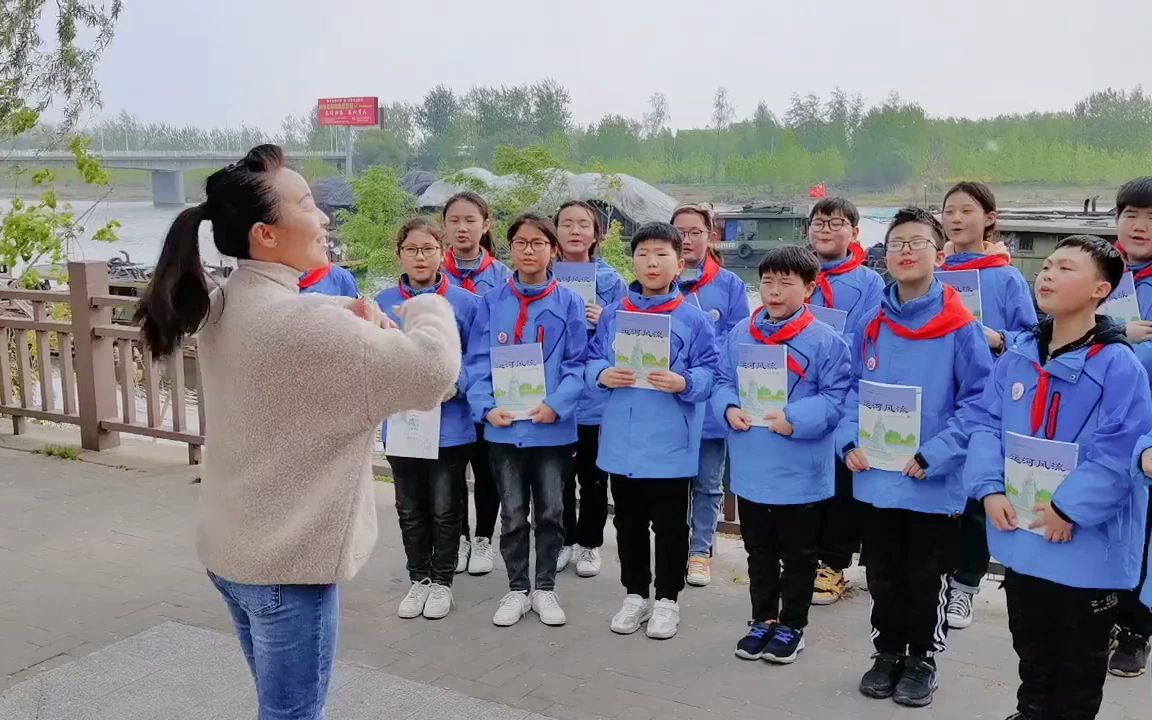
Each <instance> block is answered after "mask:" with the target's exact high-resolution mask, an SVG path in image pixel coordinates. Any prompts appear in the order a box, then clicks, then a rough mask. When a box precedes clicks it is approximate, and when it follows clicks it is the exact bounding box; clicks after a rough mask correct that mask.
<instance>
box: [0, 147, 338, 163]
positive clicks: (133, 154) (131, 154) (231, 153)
mask: <svg viewBox="0 0 1152 720" xmlns="http://www.w3.org/2000/svg"><path fill="white" fill-rule="evenodd" d="M89 152H90V153H91V154H92V155H93V156H95V157H99V158H108V159H116V158H126V159H134V158H158V159H162V158H170V159H172V160H182V159H189V158H197V159H201V158H209V159H219V160H237V159H238V158H240V157H241V156H242V155H243V154H244V153H243V151H238V150H100V149H90V150H89ZM284 154H285V155H286V156H287V157H289V158H321V159H329V158H330V159H343V158H344V152H343V151H340V152H331V151H326V150H286V151H285V153H284ZM2 157H3V158H7V159H24V158H26V159H30V160H34V159H37V158H40V159H51V160H55V159H72V158H73V157H74V156H73V155H72V153H70V152H68V151H65V150H11V151H8V152H5V153H3V155H2Z"/></svg>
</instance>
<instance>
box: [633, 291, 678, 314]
mask: <svg viewBox="0 0 1152 720" xmlns="http://www.w3.org/2000/svg"><path fill="white" fill-rule="evenodd" d="M682 302H684V296H683V295H677V296H676V297H674V298H672V299H671V300H669V301H668V302H665V303H660V304H659V305H657V306H656V307H651V308H642V307H637V306H636V305H635V304H634V303H633V302H632V299H631V298H627V297H626V298H624V299H623V300H622V301H621V302H620V307H622V308H624V309H625V310H627V311H628V312H642V313H652V314H661V315H667V314H670V313H671V312H672V311H673V310H675V309H676V308H678V307H680V303H682Z"/></svg>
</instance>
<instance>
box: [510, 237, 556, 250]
mask: <svg viewBox="0 0 1152 720" xmlns="http://www.w3.org/2000/svg"><path fill="white" fill-rule="evenodd" d="M509 244H510V245H511V246H512V249H513V250H515V251H516V252H524V251H525V250H527V249H528V248H532V252H535V253H538V252H543V251H545V250H547V249H548V247H549V246H550V245H551V244H552V243H550V242H548V241H547V240H532V241H531V242H529V241H528V240H513V241H512V242H511V243H509Z"/></svg>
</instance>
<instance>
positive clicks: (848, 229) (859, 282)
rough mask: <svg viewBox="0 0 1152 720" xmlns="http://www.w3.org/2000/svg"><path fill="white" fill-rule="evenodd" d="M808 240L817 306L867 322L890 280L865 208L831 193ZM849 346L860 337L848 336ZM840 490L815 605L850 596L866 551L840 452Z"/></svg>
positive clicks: (828, 509)
mask: <svg viewBox="0 0 1152 720" xmlns="http://www.w3.org/2000/svg"><path fill="white" fill-rule="evenodd" d="M808 242H809V243H810V244H811V245H812V252H814V253H815V254H816V259H817V260H818V261H819V262H820V273H819V274H818V275H816V290H815V291H814V292H813V293H812V297H811V299H810V300H809V301H808V302H809V304H811V305H818V306H820V307H825V308H829V309H832V310H840V311H842V312H845V313H847V317H846V318H845V325H844V327H845V330H849V329H851V328H855V327H858V326H861V325H863V324H864V322H865V321H866V320H869V319H871V318H872V316H874V315H875V314H876V309H877V308H879V307H880V296H881V295H883V293H884V279H883V278H881V277H880V273H878V272H876V271H875V270H873V269H872V268H870V267H868V266H867V265H866V264H865V262H864V261H865V259H866V253H865V250H864V248H863V247H861V245H860V211H859V210H857V209H856V206H855V205H853V204H852V202H851V201H849V200H848V199H846V198H842V197H830V198H824V199H823V200H820V201H819V202H817V203H816V204H815V205H813V206H812V211H811V212H810V213H809V214H808ZM845 340H847V342H848V347H849V348H855V347H857V341H856V340H855V339H853V338H852V337H851V336H845ZM834 462H835V464H836V493H835V494H834V495H833V496H832V499H830V500H829V501H828V502H825V503H821V505H820V551H819V560H820V565H819V566H818V567H817V569H816V582H815V583H814V584H813V588H812V603H813V604H814V605H832V604H834V603H835V602H837V601H838V600H840V598H841V597H843V596H844V591H845V590H847V588H848V583H847V582H845V580H844V570H846V569H847V568H848V567H849V566H850V565H851V564H852V556H853V555H854V554H855V553H857V552H859V550H860V508H859V502H858V501H857V500H856V499H855V498H854V497H852V472H851V471H850V470H849V469H848V468H847V467H845V465H844V463H843V461H841V460H840V458H839V457H836V458H835V461H834Z"/></svg>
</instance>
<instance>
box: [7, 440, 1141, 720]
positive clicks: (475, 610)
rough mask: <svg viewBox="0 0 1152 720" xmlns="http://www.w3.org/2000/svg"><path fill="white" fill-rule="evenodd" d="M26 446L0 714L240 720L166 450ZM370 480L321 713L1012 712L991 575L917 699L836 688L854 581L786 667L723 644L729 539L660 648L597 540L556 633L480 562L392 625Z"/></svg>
mask: <svg viewBox="0 0 1152 720" xmlns="http://www.w3.org/2000/svg"><path fill="white" fill-rule="evenodd" d="M36 444H37V441H36V440H27V439H24V438H12V437H11V436H5V435H0V578H3V582H2V583H0V693H2V694H0V718H3V719H4V720H9V719H11V720H25V719H26V718H28V719H31V718H35V719H37V720H50V719H55V718H61V719H62V718H69V719H70V720H71V718H81V719H86V718H117V719H119V718H149V719H152V718H163V719H168V718H192V717H213V718H217V717H223V718H230V717H237V718H251V717H252V710H251V708H252V690H251V687H250V685H249V679H248V677H247V675H246V671H245V669H244V667H243V663H242V660H241V658H240V653H239V649H238V647H237V646H236V645H235V643H234V642H233V641H232V639H231V638H230V637H229V636H228V633H229V631H230V627H229V622H228V619H227V616H226V613H225V611H224V608H223V605H222V604H221V602H220V601H219V599H218V598H217V597H216V596H215V591H214V590H213V589H212V588H211V586H210V585H209V583H208V581H207V580H206V579H205V577H204V574H203V570H202V568H201V567H200V566H199V564H198V563H197V561H196V557H195V553H194V550H193V547H192V543H193V532H192V529H193V513H194V509H195V499H196V493H197V486H196V485H195V484H193V483H192V479H193V477H194V470H193V469H189V468H187V467H183V466H181V465H180V464H179V460H180V457H181V453H180V451H179V450H177V451H175V453H171V452H167V451H158V450H152V449H149V448H145V447H140V446H136V447H128V448H126V449H125V450H123V451H120V452H118V453H111V454H104V455H100V456H95V458H94V459H97V460H99V461H100V462H103V463H107V464H109V465H111V467H108V466H101V465H95V464H91V463H89V462H76V461H65V460H57V459H54V458H48V457H44V456H40V455H33V454H29V453H28V452H27V450H28V449H30V448H31V447H34V446H35V445H36ZM11 448H22V449H19V450H14V449H11ZM145 450H148V452H145ZM86 457H92V456H86ZM117 466H127V467H117ZM378 490H379V492H378V503H379V509H380V519H381V541H380V545H379V546H378V547H377V550H376V553H375V555H374V556H373V558H372V560H371V562H370V563H369V565H368V566H367V568H366V569H365V570H364V571H363V572H362V573H361V575H360V577H358V578H357V579H356V580H355V581H354V582H352V583H349V584H347V585H346V586H345V587H344V588H343V601H344V604H343V617H342V622H343V626H342V630H341V646H340V653H339V658H340V660H341V661H342V663H343V664H342V667H341V677H340V679H339V680H338V682H337V683H336V685H335V686H334V689H333V693H332V703H333V705H332V712H331V714H330V717H331V718H332V720H342V719H345V718H361V717H365V718H366V717H388V718H403V717H423V716H425V714H426V715H427V716H428V717H456V716H459V717H467V718H470V719H473V718H487V717H491V718H505V717H508V718H520V717H526V716H529V715H530V714H534V713H538V714H539V715H542V716H546V717H551V718H557V719H559V720H565V719H573V720H582V719H584V718H594V717H595V718H612V717H621V718H623V717H627V718H629V719H630V720H644V719H645V718H654V717H657V716H659V717H672V718H693V719H695V718H721V717H723V718H756V720H764V718H773V719H774V720H775V719H779V720H792V719H796V718H811V719H813V720H815V719H823V718H831V717H836V718H876V719H880V718H885V719H887V718H893V717H896V716H897V715H900V716H902V717H904V716H907V714H908V713H911V712H917V715H918V716H919V717H923V718H948V719H952V718H955V719H959V718H965V719H970V718H988V719H990V720H1000V719H1001V718H1003V717H1005V716H1006V715H1008V714H1009V712H1010V711H1011V710H1012V708H1013V706H1014V703H1013V695H1014V689H1015V682H1016V676H1015V656H1014V655H1013V653H1012V648H1011V642H1010V638H1009V636H1008V632H1007V627H1006V621H1005V611H1004V601H1003V594H1002V593H1001V592H1000V591H999V590H997V589H996V588H995V586H994V585H992V584H991V583H988V584H987V585H986V588H985V591H984V592H983V593H982V594H981V595H980V596H979V597H978V602H977V608H978V610H977V611H978V615H977V618H978V619H977V622H976V623H975V624H974V625H973V626H972V627H971V628H969V629H967V630H964V631H961V632H957V633H954V634H953V636H952V638H951V647H950V649H949V652H948V653H947V654H946V655H944V656H943V657H942V658H941V672H942V674H941V688H940V690H939V692H938V693H937V695H936V701H935V703H934V704H933V706H932V707H931V708H928V709H926V710H921V711H909V710H905V709H903V708H899V707H897V706H896V705H894V704H892V703H891V702H889V701H870V700H866V699H865V698H863V697H861V696H860V695H858V694H857V692H856V689H855V687H856V682H857V681H858V679H859V676H860V674H861V673H862V672H863V670H864V669H865V667H866V665H867V663H868V660H867V658H868V654H869V643H868V635H867V614H868V596H867V593H866V591H864V590H863V589H860V588H859V587H858V584H859V578H857V579H856V581H855V582H856V584H857V588H856V590H855V592H854V593H853V595H852V596H851V597H849V598H848V599H846V600H845V601H844V602H842V603H840V604H839V605H837V606H834V607H829V608H813V611H812V624H811V626H810V630H809V636H808V649H807V650H806V651H805V653H804V655H803V656H802V657H801V659H800V661H799V662H797V663H796V664H795V665H792V666H789V667H772V666H769V665H767V664H766V663H760V662H745V661H741V660H739V659H737V658H735V657H734V656H733V654H732V648H733V645H734V643H735V642H736V640H737V639H738V638H739V637H740V635H742V627H743V622H744V620H746V619H747V615H748V600H747V587H746V585H744V584H743V583H744V582H745V575H746V570H745V567H744V562H743V550H742V548H741V547H740V543H739V541H738V540H736V539H725V540H723V541H722V542H721V547H720V548H719V554H718V558H717V563H716V568H715V572H714V578H715V581H714V584H713V586H711V587H709V588H705V589H690V590H688V591H686V592H685V594H684V595H683V596H682V602H681V604H682V615H683V623H682V624H681V629H680V635H679V636H678V637H676V638H675V639H673V640H670V641H665V642H658V641H653V640H649V639H647V638H645V637H644V636H643V633H638V634H636V635H633V636H629V637H619V636H616V635H613V634H612V633H611V632H610V631H609V629H608V620H609V618H610V617H611V615H612V613H614V612H615V611H616V609H617V608H618V606H619V602H620V599H621V595H622V593H621V589H620V587H619V585H618V583H617V581H616V575H617V573H618V570H619V568H618V566H617V565H616V563H615V561H614V559H613V558H614V556H615V547H614V546H613V545H611V542H612V540H611V538H610V540H609V545H608V547H606V553H605V556H606V562H605V571H604V574H603V575H601V576H600V577H599V578H593V579H587V580H584V579H578V578H576V577H575V575H573V574H572V573H571V571H569V572H568V573H566V574H565V575H563V576H562V577H561V579H560V582H559V587H558V590H559V592H560V595H561V600H562V602H563V603H564V606H565V609H566V610H567V612H568V620H569V622H568V625H567V626H566V627H563V628H548V627H545V626H543V625H542V624H540V623H539V622H538V621H537V620H535V619H534V616H531V615H530V616H529V617H527V618H525V620H523V621H521V623H520V624H518V625H516V626H514V627H512V628H507V629H501V628H496V627H494V626H493V625H492V624H491V617H492V613H493V611H494V609H495V605H496V602H497V600H498V599H499V598H500V597H501V596H502V595H503V594H504V592H505V590H506V585H505V578H504V576H503V573H502V572H501V569H500V568H499V567H498V569H497V572H495V573H492V574H491V575H489V576H487V577H481V578H474V577H469V576H457V578H458V582H457V585H456V601H457V609H456V610H455V611H454V612H453V613H452V614H451V615H450V616H449V617H448V618H446V619H444V620H440V621H427V620H422V619H417V620H400V619H398V618H397V617H396V614H395V607H396V604H397V603H398V602H399V600H400V598H401V597H402V596H403V595H404V593H405V592H406V591H407V587H408V582H407V580H406V579H405V573H404V559H403V551H402V550H401V545H400V538H399V534H398V530H397V528H396V522H395V511H394V510H393V508H392V507H391V487H390V486H389V485H386V484H380V485H379V487H378ZM189 626H192V627H189ZM142 663H143V664H142ZM446 691H447V692H446ZM217 698H218V700H217ZM1149 698H1150V688H1149V681H1148V679H1147V678H1142V679H1137V680H1118V679H1109V681H1108V685H1107V688H1106V690H1105V706H1104V708H1103V710H1102V712H1101V715H1100V717H1101V718H1107V719H1108V720H1136V719H1137V718H1139V719H1140V720H1146V718H1147V717H1148V707H1149ZM481 701H485V702H481ZM214 703H216V704H214ZM212 708H217V710H216V711H215V712H213V710H212ZM193 710H195V711H197V712H200V714H199V715H197V714H192V711H193ZM224 710H227V711H228V712H232V713H233V714H232V715H228V714H227V713H225V712H224ZM37 712H39V713H40V714H36V713H37ZM181 713H183V714H181Z"/></svg>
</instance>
